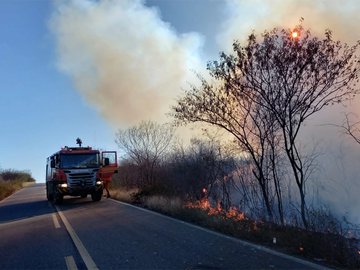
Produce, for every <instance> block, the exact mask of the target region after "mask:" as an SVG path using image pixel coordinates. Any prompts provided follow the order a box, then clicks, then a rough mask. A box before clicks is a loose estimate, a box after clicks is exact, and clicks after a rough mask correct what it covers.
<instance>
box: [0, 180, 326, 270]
mask: <svg viewBox="0 0 360 270" xmlns="http://www.w3.org/2000/svg"><path fill="white" fill-rule="evenodd" d="M0 269H324V268H322V267H321V266H318V265H315V264H312V263H309V262H306V261H302V260H300V259H297V258H293V257H290V256H287V255H283V254H280V253H277V252H273V251H270V250H268V249H265V248H262V247H259V246H256V245H252V244H248V243H245V242H242V241H239V240H236V239H233V238H230V237H227V236H224V235H221V234H218V233H214V232H211V231H208V230H205V229H202V228H199V227H197V226H193V225H190V224H188V223H184V222H181V221H178V220H174V219H171V218H168V217H165V216H162V215H159V214H156V213H153V212H150V211H146V210H143V209H140V208H137V207H134V206H131V205H127V204H123V203H120V202H117V201H114V200H111V199H105V198H104V199H103V200H101V201H100V202H92V201H91V199H90V198H86V199H80V198H71V197H65V199H64V203H63V204H62V205H61V206H58V207H56V208H55V207H54V206H52V205H51V204H50V203H48V202H47V201H46V198H45V186H44V185H43V184H38V185H35V186H32V187H27V188H24V189H22V190H20V191H19V192H17V193H16V194H14V195H12V196H11V197H9V198H7V199H6V200H4V201H2V202H0Z"/></svg>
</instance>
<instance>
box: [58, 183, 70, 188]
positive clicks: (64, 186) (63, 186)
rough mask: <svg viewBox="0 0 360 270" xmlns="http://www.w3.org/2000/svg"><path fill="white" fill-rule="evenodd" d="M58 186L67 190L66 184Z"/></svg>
mask: <svg viewBox="0 0 360 270" xmlns="http://www.w3.org/2000/svg"><path fill="white" fill-rule="evenodd" d="M59 186H60V187H62V188H67V186H68V185H67V184H66V183H64V184H60V185H59Z"/></svg>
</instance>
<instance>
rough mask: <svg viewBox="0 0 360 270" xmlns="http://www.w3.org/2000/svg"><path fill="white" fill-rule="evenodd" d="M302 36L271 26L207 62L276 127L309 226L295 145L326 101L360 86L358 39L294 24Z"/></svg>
mask: <svg viewBox="0 0 360 270" xmlns="http://www.w3.org/2000/svg"><path fill="white" fill-rule="evenodd" d="M296 31H297V32H298V33H300V34H301V35H300V37H299V36H298V37H296V38H294V36H293V35H292V32H291V31H290V30H284V29H283V30H278V29H274V30H272V31H270V32H265V33H264V34H263V35H262V41H261V42H258V41H257V39H256V37H255V35H254V34H252V35H250V36H249V40H248V44H247V45H246V46H244V47H243V46H241V45H240V43H239V42H235V43H234V46H233V49H234V52H235V55H225V54H222V56H221V61H220V63H217V62H214V63H213V65H212V66H211V69H212V70H213V73H214V74H215V75H216V76H218V77H219V78H222V79H223V80H224V83H225V87H226V88H227V89H229V88H234V89H238V91H239V92H240V93H241V95H243V96H244V97H245V99H250V100H251V101H253V102H255V103H256V104H258V105H259V106H260V107H262V108H265V109H266V111H267V112H268V114H269V115H271V116H272V117H273V119H274V120H275V122H276V124H277V125H279V127H280V130H281V135H282V142H283V147H284V149H285V152H286V155H287V157H288V160H289V162H290V165H291V169H292V172H293V176H294V179H295V182H296V184H297V187H298V190H299V195H300V201H301V218H302V221H303V225H304V226H305V227H306V228H307V220H306V201H305V191H306V189H305V180H306V178H307V176H306V175H305V171H306V168H305V166H304V160H303V156H302V154H301V153H300V150H299V146H298V144H297V141H298V139H297V138H298V135H299V131H300V129H301V127H302V126H303V123H304V122H305V120H306V119H307V118H309V117H310V116H312V115H314V114H315V113H317V112H318V111H320V110H322V109H323V108H324V107H326V106H328V105H332V104H335V103H340V102H342V101H344V100H347V99H350V98H353V97H354V95H355V94H357V93H358V90H356V89H355V87H356V83H357V82H358V74H359V66H360V61H359V58H358V56H357V55H356V52H357V50H358V47H359V45H360V41H359V42H358V43H357V44H356V45H354V46H352V47H350V46H348V45H347V44H342V43H341V42H339V41H333V40H332V35H331V31H330V30H327V31H326V32H325V38H324V39H322V40H320V39H318V38H316V37H312V36H311V33H310V31H309V30H308V31H305V30H304V29H303V28H302V26H301V25H300V26H298V27H297V29H296Z"/></svg>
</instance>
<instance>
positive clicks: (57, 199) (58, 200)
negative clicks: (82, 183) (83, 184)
mask: <svg viewBox="0 0 360 270" xmlns="http://www.w3.org/2000/svg"><path fill="white" fill-rule="evenodd" d="M63 200H64V196H63V195H61V194H60V193H59V192H55V195H54V199H53V202H54V204H61V203H62V202H63Z"/></svg>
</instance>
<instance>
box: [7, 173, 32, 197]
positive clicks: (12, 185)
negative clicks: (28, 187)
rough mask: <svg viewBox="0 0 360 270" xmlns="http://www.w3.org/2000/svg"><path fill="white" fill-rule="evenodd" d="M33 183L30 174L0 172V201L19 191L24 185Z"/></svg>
mask: <svg viewBox="0 0 360 270" xmlns="http://www.w3.org/2000/svg"><path fill="white" fill-rule="evenodd" d="M30 182H35V180H34V179H33V178H32V177H31V174H30V173H28V172H25V171H16V170H1V171H0V201H1V200H3V199H4V198H6V197H8V196H10V195H11V194H13V193H14V192H15V191H17V190H19V189H21V188H22V187H23V185H24V183H30Z"/></svg>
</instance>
